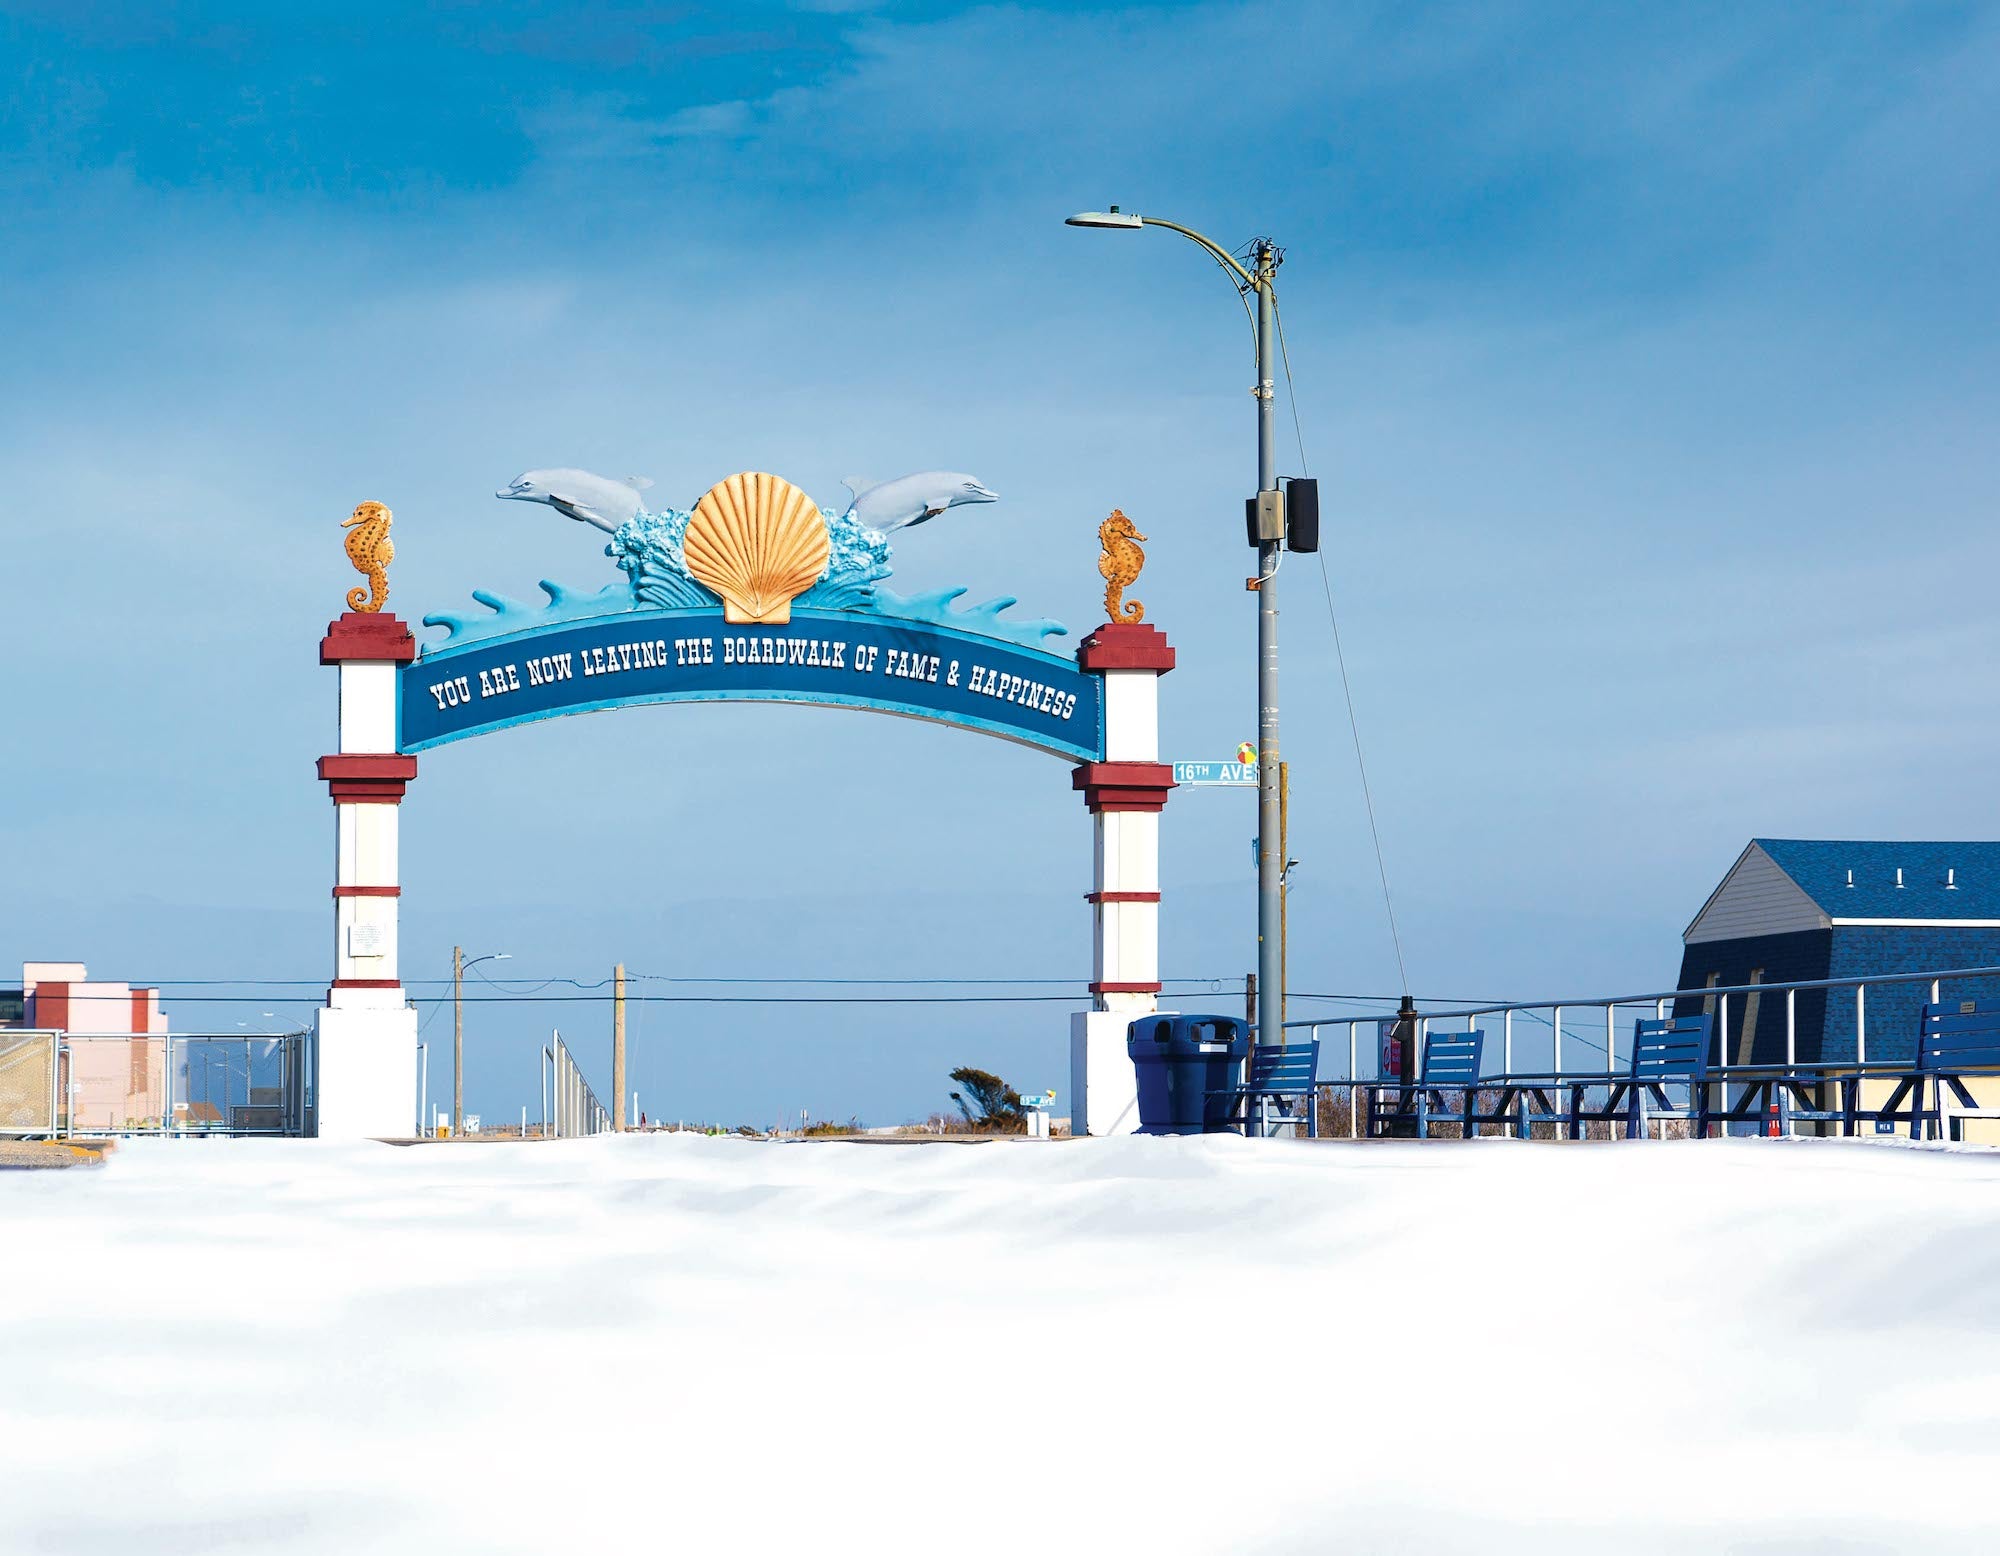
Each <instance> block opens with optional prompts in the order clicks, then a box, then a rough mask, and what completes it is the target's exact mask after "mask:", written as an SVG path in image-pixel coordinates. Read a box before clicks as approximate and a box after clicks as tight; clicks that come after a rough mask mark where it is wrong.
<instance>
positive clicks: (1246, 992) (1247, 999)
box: [1243, 973, 1257, 1027]
mask: <svg viewBox="0 0 2000 1556" xmlns="http://www.w3.org/2000/svg"><path fill="white" fill-rule="evenodd" d="M1243 1019H1244V1020H1245V1021H1246V1022H1248V1023H1249V1024H1250V1025H1251V1026H1253V1027H1254V1026H1255V1025H1256V1024H1257V975H1256V974H1255V973H1250V974H1248V975H1246V976H1245V978H1244V979H1243Z"/></svg>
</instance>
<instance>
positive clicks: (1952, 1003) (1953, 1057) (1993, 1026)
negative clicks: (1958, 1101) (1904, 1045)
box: [1917, 1000, 2000, 1072]
mask: <svg viewBox="0 0 2000 1556" xmlns="http://www.w3.org/2000/svg"><path fill="white" fill-rule="evenodd" d="M1989 1065H1992V1066H2000V1000H1945V1001H1944V1002H1943V1003H1942V1004H1937V1005H1926V1006H1925V1007H1924V1025H1923V1032H1922V1035H1921V1036H1920V1038H1919V1040H1918V1043H1917V1068H1918V1069H1920V1070H1943V1071H1947V1072H1948V1071H1951V1070H1957V1069H1968V1070H1972V1069H1983V1068H1985V1067H1986V1066H1989Z"/></svg>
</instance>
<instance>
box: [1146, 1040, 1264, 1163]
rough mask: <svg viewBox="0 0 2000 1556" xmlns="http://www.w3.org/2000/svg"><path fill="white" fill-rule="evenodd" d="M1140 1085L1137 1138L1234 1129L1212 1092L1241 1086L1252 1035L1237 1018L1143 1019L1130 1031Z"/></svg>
mask: <svg viewBox="0 0 2000 1556" xmlns="http://www.w3.org/2000/svg"><path fill="white" fill-rule="evenodd" d="M1125 1052H1126V1053H1127V1054H1129V1055H1130V1056H1131V1058H1132V1067H1133V1069H1134V1070H1135V1071H1136V1072H1137V1075H1138V1081H1139V1133H1140V1134H1142V1135H1199V1134H1208V1133H1214V1132H1217V1131H1220V1130H1224V1129H1228V1128H1229V1127H1231V1126H1230V1125H1229V1123H1228V1116H1229V1103H1228V1101H1227V1100H1226V1099H1224V1098H1219V1097H1211V1095H1210V1093H1212V1092H1217V1091H1222V1090H1224V1089H1226V1088H1228V1087H1230V1086H1234V1085H1237V1084H1238V1083H1239V1081H1240V1079H1241V1077H1242V1074H1243V1061H1244V1059H1245V1058H1246V1057H1247V1056H1248V1054H1249V1052H1250V1034H1249V1031H1248V1029H1247V1028H1246V1027H1245V1026H1244V1024H1243V1023H1242V1022H1241V1021H1239V1020H1237V1019H1236V1018H1235V1017H1233V1016H1203V1015H1186V1016H1144V1017H1141V1018H1140V1019H1139V1020H1137V1021H1135V1022H1133V1023H1132V1024H1131V1026H1129V1027H1128V1028H1126V1032H1125Z"/></svg>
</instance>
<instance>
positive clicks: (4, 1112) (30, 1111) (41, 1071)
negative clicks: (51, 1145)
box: [0, 1032, 60, 1135]
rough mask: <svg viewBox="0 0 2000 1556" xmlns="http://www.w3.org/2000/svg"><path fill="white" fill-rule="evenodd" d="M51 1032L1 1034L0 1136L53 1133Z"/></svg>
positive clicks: (55, 1066) (55, 1039)
mask: <svg viewBox="0 0 2000 1556" xmlns="http://www.w3.org/2000/svg"><path fill="white" fill-rule="evenodd" d="M57 1043H58V1036H57V1034H56V1033H54V1032H0V1135H53V1134H54V1133H55V1132H56V1088H57V1084H58V1083H57V1079H56V1072H57V1070H58V1069H59V1068H60V1066H59V1065H58V1064H57V1062H56V1050H57Z"/></svg>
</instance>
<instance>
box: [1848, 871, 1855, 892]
mask: <svg viewBox="0 0 2000 1556" xmlns="http://www.w3.org/2000/svg"><path fill="white" fill-rule="evenodd" d="M1847 889H1848V890H1849V891H1853V890H1854V872H1853V871H1852V870H1849V871H1848V872H1847Z"/></svg>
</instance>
